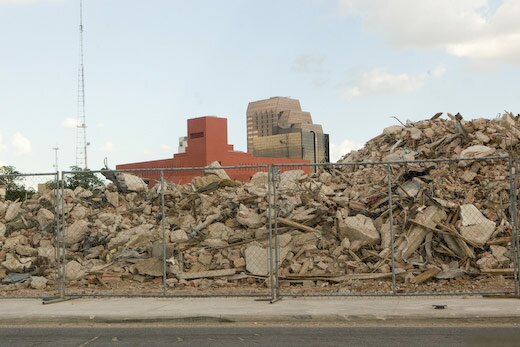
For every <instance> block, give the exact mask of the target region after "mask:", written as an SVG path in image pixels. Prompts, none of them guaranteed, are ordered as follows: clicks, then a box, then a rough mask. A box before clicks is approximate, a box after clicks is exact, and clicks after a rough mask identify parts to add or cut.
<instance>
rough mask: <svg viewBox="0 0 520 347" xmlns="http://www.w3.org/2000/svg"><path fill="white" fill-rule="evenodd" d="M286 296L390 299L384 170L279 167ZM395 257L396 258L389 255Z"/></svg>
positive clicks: (281, 286) (279, 227) (281, 288)
mask: <svg viewBox="0 0 520 347" xmlns="http://www.w3.org/2000/svg"><path fill="white" fill-rule="evenodd" d="M275 169H276V171H277V172H278V174H277V178H276V183H275V189H276V193H275V196H276V202H275V206H276V207H275V210H276V211H277V214H276V225H277V228H276V234H277V235H278V238H279V240H280V244H279V246H280V247H279V257H278V262H277V264H278V268H279V274H280V278H279V294H280V295H281V296H284V295H358V294H361V293H364V294H390V293H391V292H392V286H391V278H392V272H391V263H390V262H389V261H388V259H385V257H384V256H382V255H381V253H383V254H386V253H385V252H387V251H388V250H384V249H380V248H379V245H380V243H381V236H380V229H381V227H382V225H383V224H385V223H386V220H387V218H388V217H387V212H386V211H387V210H388V201H389V199H388V190H387V172H386V167H385V166H384V165H378V164H353V165H336V164H326V165H313V166H305V165H303V166H296V165H284V166H276V165H275ZM387 256H388V254H387Z"/></svg>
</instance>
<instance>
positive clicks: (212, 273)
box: [175, 269, 237, 280]
mask: <svg viewBox="0 0 520 347" xmlns="http://www.w3.org/2000/svg"><path fill="white" fill-rule="evenodd" d="M236 272H237V270H236V269H224V270H209V271H200V272H182V273H178V274H176V275H175V276H177V278H178V279H181V280H193V279H196V278H211V277H222V276H231V275H234V274H236Z"/></svg>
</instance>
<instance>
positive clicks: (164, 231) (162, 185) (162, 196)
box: [160, 170, 166, 296]
mask: <svg viewBox="0 0 520 347" xmlns="http://www.w3.org/2000/svg"><path fill="white" fill-rule="evenodd" d="M160 215H161V229H162V260H163V279H162V282H163V283H162V284H163V296H166V225H165V208H164V171H163V170H161V214H160Z"/></svg>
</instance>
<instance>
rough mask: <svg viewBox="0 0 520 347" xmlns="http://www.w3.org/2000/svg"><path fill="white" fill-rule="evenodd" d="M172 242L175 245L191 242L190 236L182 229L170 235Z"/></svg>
mask: <svg viewBox="0 0 520 347" xmlns="http://www.w3.org/2000/svg"><path fill="white" fill-rule="evenodd" d="M170 240H171V242H173V243H183V242H187V241H188V240H189V238H188V234H186V232H185V231H184V230H182V229H177V230H174V231H172V232H171V233H170Z"/></svg>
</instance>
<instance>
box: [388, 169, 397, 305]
mask: <svg viewBox="0 0 520 347" xmlns="http://www.w3.org/2000/svg"><path fill="white" fill-rule="evenodd" d="M386 169H387V173H388V213H389V217H388V218H389V221H390V242H391V248H392V295H397V288H396V283H395V240H394V239H395V231H394V211H393V202H392V167H391V166H390V164H388V165H387V166H386Z"/></svg>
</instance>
